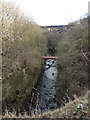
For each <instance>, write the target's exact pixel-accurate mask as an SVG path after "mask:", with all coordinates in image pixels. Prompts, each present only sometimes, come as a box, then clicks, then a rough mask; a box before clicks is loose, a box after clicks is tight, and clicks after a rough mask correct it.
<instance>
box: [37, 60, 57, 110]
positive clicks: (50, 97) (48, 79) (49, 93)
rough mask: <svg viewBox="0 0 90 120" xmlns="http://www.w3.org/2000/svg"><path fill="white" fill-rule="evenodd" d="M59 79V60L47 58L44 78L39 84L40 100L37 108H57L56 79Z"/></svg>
mask: <svg viewBox="0 0 90 120" xmlns="http://www.w3.org/2000/svg"><path fill="white" fill-rule="evenodd" d="M56 79H57V60H54V59H47V60H46V61H45V65H44V73H43V76H42V80H41V82H40V83H39V85H38V86H37V91H38V100H37V109H40V110H41V111H42V112H44V111H46V110H50V109H55V108H57V107H58V106H57V102H56V99H55V96H56V90H55V81H56Z"/></svg>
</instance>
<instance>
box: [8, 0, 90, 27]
mask: <svg viewBox="0 0 90 120" xmlns="http://www.w3.org/2000/svg"><path fill="white" fill-rule="evenodd" d="M6 1H13V2H14V3H16V5H18V7H19V8H20V9H21V10H22V11H23V12H24V13H25V14H26V15H27V16H32V17H33V19H34V21H35V22H36V23H38V24H39V25H64V24H67V23H68V22H71V21H75V20H77V19H79V18H80V17H81V16H83V15H84V14H85V13H88V2H89V0H6Z"/></svg>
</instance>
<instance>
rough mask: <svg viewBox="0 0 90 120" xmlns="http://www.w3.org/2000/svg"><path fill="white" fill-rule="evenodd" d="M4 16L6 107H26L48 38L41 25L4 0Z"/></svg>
mask: <svg viewBox="0 0 90 120" xmlns="http://www.w3.org/2000/svg"><path fill="white" fill-rule="evenodd" d="M0 12H1V14H2V19H0V22H1V24H2V32H1V34H2V47H3V48H2V57H3V66H2V67H3V73H2V78H3V109H5V108H6V107H7V109H9V110H12V108H14V109H20V108H23V106H24V104H25V102H26V101H27V98H28V96H30V93H31V91H32V89H33V87H34V86H35V84H36V82H37V80H38V78H39V75H40V72H41V68H42V64H43V60H42V59H41V55H44V54H45V53H46V51H47V47H46V46H47V42H46V38H45V37H44V35H43V33H42V31H41V29H40V28H39V26H38V25H37V24H35V23H34V22H33V21H32V20H29V19H28V18H26V17H25V16H22V15H21V14H20V12H19V10H18V9H17V8H15V7H14V5H13V4H11V3H6V2H0Z"/></svg>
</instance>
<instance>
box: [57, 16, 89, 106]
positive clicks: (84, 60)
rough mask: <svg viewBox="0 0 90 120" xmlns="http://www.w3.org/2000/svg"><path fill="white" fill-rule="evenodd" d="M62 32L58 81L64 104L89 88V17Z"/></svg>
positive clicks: (59, 48)
mask: <svg viewBox="0 0 90 120" xmlns="http://www.w3.org/2000/svg"><path fill="white" fill-rule="evenodd" d="M73 24H74V26H73V27H72V28H70V29H68V30H67V31H66V32H62V33H61V38H60V41H59V44H58V47H57V55H58V56H59V58H60V59H59V61H58V70H59V72H58V75H59V78H58V80H57V83H56V88H57V99H58V103H59V105H60V104H63V105H64V103H66V102H68V100H69V99H71V100H74V97H73V95H74V94H75V95H77V96H83V95H84V94H85V93H86V92H87V89H88V61H89V60H88V25H87V24H88V22H87V18H85V19H82V20H81V21H80V23H79V24H78V23H73Z"/></svg>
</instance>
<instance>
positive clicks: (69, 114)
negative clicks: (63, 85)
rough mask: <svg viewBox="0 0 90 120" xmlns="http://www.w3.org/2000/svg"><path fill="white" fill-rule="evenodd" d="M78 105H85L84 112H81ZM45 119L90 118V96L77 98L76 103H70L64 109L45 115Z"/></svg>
mask: <svg viewBox="0 0 90 120" xmlns="http://www.w3.org/2000/svg"><path fill="white" fill-rule="evenodd" d="M77 104H83V110H82V111H79V110H78V108H77ZM43 117H44V118H88V117H89V115H88V95H85V96H84V97H79V98H77V97H75V100H74V101H69V103H67V104H65V106H64V107H61V108H60V109H56V110H54V111H49V112H46V113H44V115H43Z"/></svg>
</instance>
